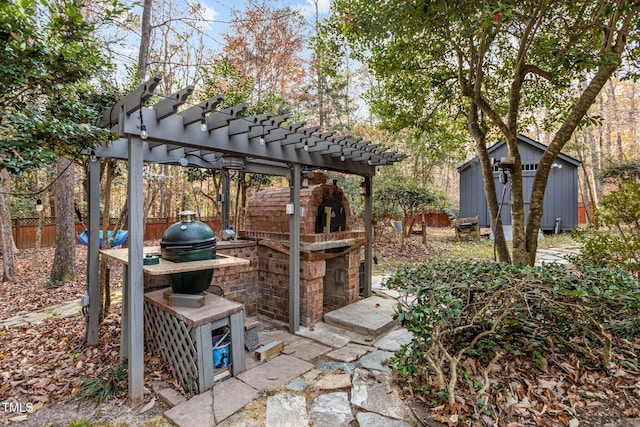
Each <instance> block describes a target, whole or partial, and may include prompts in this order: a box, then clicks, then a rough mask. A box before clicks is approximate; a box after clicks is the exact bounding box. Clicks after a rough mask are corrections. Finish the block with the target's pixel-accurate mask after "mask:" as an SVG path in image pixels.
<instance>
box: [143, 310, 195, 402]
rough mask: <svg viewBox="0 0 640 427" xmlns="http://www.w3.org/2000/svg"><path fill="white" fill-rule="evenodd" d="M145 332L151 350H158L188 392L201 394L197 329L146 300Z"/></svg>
mask: <svg viewBox="0 0 640 427" xmlns="http://www.w3.org/2000/svg"><path fill="white" fill-rule="evenodd" d="M144 315H145V317H146V319H145V332H146V333H147V334H148V336H149V337H151V338H152V339H151V341H152V343H150V344H149V345H151V346H152V348H151V349H152V350H153V351H154V352H157V351H158V350H159V353H160V356H161V357H162V359H163V360H164V361H165V362H166V363H168V364H169V367H170V368H171V371H172V373H173V376H174V378H176V379H177V380H178V381H179V382H180V384H181V385H182V387H184V389H185V390H187V391H193V392H196V393H199V386H200V385H199V384H198V353H197V350H196V344H195V330H194V329H193V328H191V327H190V326H188V325H187V324H186V323H185V322H183V321H182V320H179V319H176V318H175V317H173V316H171V315H169V314H168V313H166V312H165V311H163V310H160V309H159V308H158V307H156V306H154V305H153V304H150V303H147V302H145V310H144Z"/></svg>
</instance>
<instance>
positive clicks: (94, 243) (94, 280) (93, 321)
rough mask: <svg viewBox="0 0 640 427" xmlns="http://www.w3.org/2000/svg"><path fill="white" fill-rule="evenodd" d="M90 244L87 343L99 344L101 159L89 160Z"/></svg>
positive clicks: (88, 257) (88, 258) (88, 256)
mask: <svg viewBox="0 0 640 427" xmlns="http://www.w3.org/2000/svg"><path fill="white" fill-rule="evenodd" d="M88 166H89V168H88V173H89V177H88V178H89V197H88V202H89V205H88V217H89V218H88V219H89V245H88V249H87V251H88V252H87V284H88V285H89V286H88V287H89V324H88V329H87V344H88V345H97V344H98V332H99V328H100V278H99V275H100V269H99V262H100V253H99V250H100V161H95V162H91V161H90V162H89V165H88Z"/></svg>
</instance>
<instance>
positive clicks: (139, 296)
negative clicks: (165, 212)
mask: <svg viewBox="0 0 640 427" xmlns="http://www.w3.org/2000/svg"><path fill="white" fill-rule="evenodd" d="M128 172H129V180H128V184H127V189H128V200H127V202H128V208H129V219H128V229H129V264H128V268H127V269H125V270H126V274H127V277H126V278H125V280H126V285H127V286H128V289H127V291H126V292H125V295H126V298H127V301H126V310H127V312H126V314H125V315H126V316H127V317H128V323H127V324H126V330H125V331H123V333H126V334H127V336H128V340H127V343H128V346H127V347H128V348H127V350H128V351H127V353H128V354H127V359H128V362H129V371H128V374H129V399H130V403H131V405H132V406H135V405H137V404H139V403H142V402H143V400H144V323H143V322H144V316H143V309H144V306H143V304H144V274H143V271H142V258H143V244H144V228H143V203H142V202H143V142H142V140H140V139H139V138H138V137H137V136H129V171H128Z"/></svg>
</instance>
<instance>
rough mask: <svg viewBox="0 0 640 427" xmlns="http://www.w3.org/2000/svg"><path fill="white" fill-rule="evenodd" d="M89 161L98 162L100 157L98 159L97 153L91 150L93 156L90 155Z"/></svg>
mask: <svg viewBox="0 0 640 427" xmlns="http://www.w3.org/2000/svg"><path fill="white" fill-rule="evenodd" d="M89 160H90V161H92V162H95V161H97V160H98V157H96V152H95V150H91V154H90V155H89Z"/></svg>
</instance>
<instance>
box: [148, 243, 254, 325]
mask: <svg viewBox="0 0 640 427" xmlns="http://www.w3.org/2000/svg"><path fill="white" fill-rule="evenodd" d="M216 252H217V253H220V254H225V255H231V256H235V257H238V258H243V259H248V260H249V264H248V265H239V266H235V267H225V268H220V269H216V270H215V271H214V273H213V279H212V280H211V284H212V285H217V286H219V287H221V288H222V290H223V291H224V296H225V298H228V299H230V300H232V301H236V302H239V303H242V304H244V306H245V312H246V313H247V315H248V316H254V315H255V314H256V313H257V312H258V298H259V292H258V286H257V279H258V270H257V265H258V245H257V244H256V242H255V241H246V242H242V241H238V242H218V244H217V250H216ZM170 286H171V285H170V284H169V281H168V280H167V277H166V276H152V275H149V274H145V275H144V290H145V292H149V291H152V290H155V289H162V288H168V287H170Z"/></svg>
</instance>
